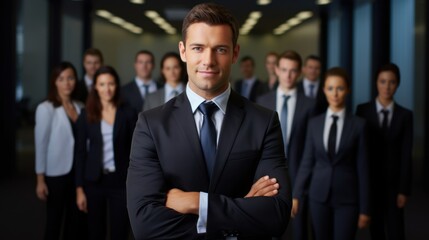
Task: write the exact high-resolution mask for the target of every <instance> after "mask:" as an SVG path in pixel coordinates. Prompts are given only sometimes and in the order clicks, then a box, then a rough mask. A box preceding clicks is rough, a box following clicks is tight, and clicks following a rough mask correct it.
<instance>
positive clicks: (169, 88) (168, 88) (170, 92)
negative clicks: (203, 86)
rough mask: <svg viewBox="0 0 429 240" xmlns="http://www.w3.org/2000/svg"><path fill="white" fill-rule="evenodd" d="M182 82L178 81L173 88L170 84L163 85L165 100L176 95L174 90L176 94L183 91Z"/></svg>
mask: <svg viewBox="0 0 429 240" xmlns="http://www.w3.org/2000/svg"><path fill="white" fill-rule="evenodd" d="M183 88H184V87H183V84H182V83H179V84H178V85H177V86H176V88H173V87H172V86H171V85H170V84H168V83H166V84H165V85H164V91H165V102H168V101H170V100H171V99H172V98H174V97H175V96H176V95H175V94H174V91H176V93H177V95H178V94H181V93H182V92H183Z"/></svg>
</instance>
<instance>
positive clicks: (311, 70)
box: [302, 59, 320, 81]
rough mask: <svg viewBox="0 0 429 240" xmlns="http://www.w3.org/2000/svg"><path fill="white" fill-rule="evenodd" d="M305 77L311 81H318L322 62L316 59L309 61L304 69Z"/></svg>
mask: <svg viewBox="0 0 429 240" xmlns="http://www.w3.org/2000/svg"><path fill="white" fill-rule="evenodd" d="M302 72H303V73H304V77H305V78H307V79H308V80H310V81H317V79H319V76H320V62H319V61H317V60H314V59H308V60H307V61H306V62H305V65H304V67H303V68H302Z"/></svg>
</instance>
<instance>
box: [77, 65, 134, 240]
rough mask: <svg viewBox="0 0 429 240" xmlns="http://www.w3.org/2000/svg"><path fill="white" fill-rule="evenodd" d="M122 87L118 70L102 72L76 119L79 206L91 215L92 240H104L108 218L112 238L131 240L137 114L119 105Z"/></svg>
mask: <svg viewBox="0 0 429 240" xmlns="http://www.w3.org/2000/svg"><path fill="white" fill-rule="evenodd" d="M119 86H120V84H119V77H118V75H117V73H116V71H115V70H114V69H113V68H112V67H109V66H104V67H101V68H100V69H99V70H98V71H97V72H96V74H95V76H94V84H93V88H92V90H91V92H90V95H89V96H88V100H87V103H86V109H84V110H83V111H82V114H81V115H80V116H79V119H78V131H77V138H76V139H77V141H76V148H75V158H76V185H77V189H76V194H77V205H78V207H79V209H80V210H81V211H84V212H87V213H88V227H89V238H90V239H103V240H104V239H106V225H107V224H106V219H109V220H110V224H109V226H110V239H112V240H114V239H121V240H122V239H127V238H128V233H129V220H128V215H127V209H126V197H125V181H126V174H127V169H128V162H129V155H130V148H131V138H132V133H133V130H134V126H135V122H136V117H135V116H136V114H135V113H134V112H133V110H132V109H131V108H130V107H128V106H126V105H122V104H121V103H120V101H119V99H120V97H119V89H120V87H119ZM107 208H108V212H109V217H108V218H107V214H106V213H107Z"/></svg>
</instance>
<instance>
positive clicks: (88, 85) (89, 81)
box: [83, 74, 93, 92]
mask: <svg viewBox="0 0 429 240" xmlns="http://www.w3.org/2000/svg"><path fill="white" fill-rule="evenodd" d="M83 79H84V80H85V85H86V89H88V92H90V91H91V88H92V84H93V81H92V78H90V77H89V76H88V75H87V74H85V76H84V77H83Z"/></svg>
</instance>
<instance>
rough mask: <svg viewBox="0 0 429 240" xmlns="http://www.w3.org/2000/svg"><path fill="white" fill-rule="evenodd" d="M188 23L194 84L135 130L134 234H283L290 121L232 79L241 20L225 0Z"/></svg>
mask: <svg viewBox="0 0 429 240" xmlns="http://www.w3.org/2000/svg"><path fill="white" fill-rule="evenodd" d="M182 33H183V41H181V42H180V43H179V51H180V55H181V58H182V60H183V61H184V62H186V63H187V70H188V75H189V81H188V85H187V87H186V90H185V91H184V92H183V93H182V94H180V95H179V96H177V97H176V98H174V99H172V100H171V101H169V102H167V103H166V104H164V105H163V106H160V107H157V108H154V109H151V110H148V111H145V112H142V113H140V115H139V120H138V122H137V125H136V129H135V131H134V136H133V143H132V148H131V154H130V167H129V171H128V179H127V199H128V210H129V216H130V220H131V225H132V229H133V232H134V236H135V238H136V239H225V238H226V237H228V238H229V239H231V238H235V239H236V238H237V237H238V239H271V237H272V236H280V235H281V234H282V233H283V232H284V230H285V228H286V226H287V222H288V220H289V215H290V207H291V205H290V204H291V202H290V201H291V199H290V186H289V180H288V173H287V169H286V166H285V164H284V161H285V156H284V151H283V141H282V137H281V129H280V124H279V120H278V115H277V114H276V112H274V111H271V110H268V109H266V108H263V107H260V106H258V105H255V104H253V103H251V102H250V101H248V100H247V99H245V98H243V97H241V96H240V95H239V94H238V93H236V92H235V91H233V90H231V88H230V84H229V81H228V79H229V77H230V72H231V66H232V64H233V63H235V62H236V60H237V57H238V54H239V49H240V47H239V45H237V38H238V24H237V22H236V20H235V19H234V17H233V15H232V14H231V13H230V12H229V11H228V10H227V9H225V8H224V7H222V6H219V5H216V4H213V3H206V4H199V5H197V6H195V7H194V8H193V9H192V10H191V11H190V12H189V13H188V15H187V16H186V17H185V19H184V23H183V30H182ZM203 112H204V113H203ZM264 176H265V177H264ZM268 176H269V177H268ZM258 179H259V180H258ZM257 180H258V181H257ZM255 181H256V182H255ZM249 190H250V192H249ZM261 191H262V192H261ZM265 193H267V194H268V195H266V194H265ZM270 194H271V195H270ZM261 195H262V196H265V197H260V196H261ZM266 196H269V197H266Z"/></svg>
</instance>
